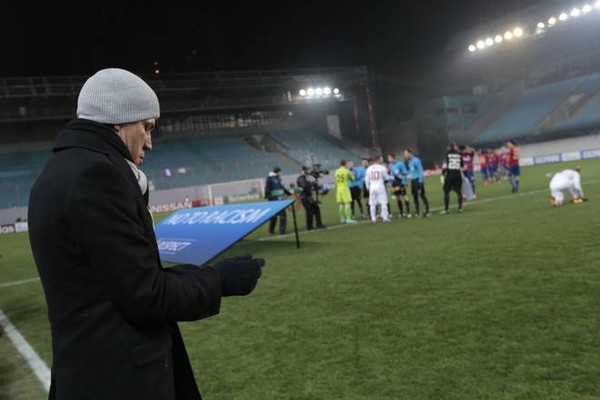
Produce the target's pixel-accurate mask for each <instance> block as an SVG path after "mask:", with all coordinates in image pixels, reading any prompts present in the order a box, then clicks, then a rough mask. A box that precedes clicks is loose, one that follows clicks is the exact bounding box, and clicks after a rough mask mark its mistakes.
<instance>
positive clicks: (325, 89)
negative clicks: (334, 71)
mask: <svg viewBox="0 0 600 400" xmlns="http://www.w3.org/2000/svg"><path fill="white" fill-rule="evenodd" d="M323 94H324V95H326V96H329V95H330V94H331V88H329V87H324V88H323Z"/></svg>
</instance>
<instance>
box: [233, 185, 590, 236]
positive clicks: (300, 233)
mask: <svg viewBox="0 0 600 400" xmlns="http://www.w3.org/2000/svg"><path fill="white" fill-rule="evenodd" d="M593 183H600V179H597V180H593V181H587V182H582V183H581V184H582V185H589V184H593ZM544 192H550V190H549V189H536V190H531V191H529V192H523V193H512V194H507V195H502V196H496V197H490V198H489V199H483V200H473V201H469V202H464V203H463V207H467V206H473V205H476V204H481V203H491V202H493V201H499V200H508V199H518V198H520V197H524V196H529V195H532V194H539V193H544ZM456 207H458V206H457V205H452V206H450V208H456ZM443 209H444V207H435V208H432V209H431V210H430V211H431V212H437V211H442V210H443ZM368 223H372V222H371V220H368V221H358V222H357V223H356V224H337V225H331V226H328V227H327V228H325V229H313V230H311V231H299V232H298V234H299V235H305V234H308V233H316V232H323V231H331V230H334V229H340V228H348V227H351V226H356V225H361V224H368ZM292 236H294V233H286V234H285V235H277V236H267V237H264V238H259V239H251V240H245V241H243V242H241V243H252V242H266V241H269V240H279V239H285V238H288V237H292ZM241 243H239V244H241Z"/></svg>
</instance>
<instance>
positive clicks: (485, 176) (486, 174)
mask: <svg viewBox="0 0 600 400" xmlns="http://www.w3.org/2000/svg"><path fill="white" fill-rule="evenodd" d="M479 172H480V173H481V178H482V179H483V180H484V181H487V180H488V178H489V177H490V170H489V167H481V169H480V170H479Z"/></svg>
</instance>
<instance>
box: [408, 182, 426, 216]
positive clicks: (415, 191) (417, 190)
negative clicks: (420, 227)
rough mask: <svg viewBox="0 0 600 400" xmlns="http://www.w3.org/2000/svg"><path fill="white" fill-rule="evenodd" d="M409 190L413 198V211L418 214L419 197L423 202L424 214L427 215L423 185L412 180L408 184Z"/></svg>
mask: <svg viewBox="0 0 600 400" xmlns="http://www.w3.org/2000/svg"><path fill="white" fill-rule="evenodd" d="M410 186H411V187H410V189H411V192H412V196H413V202H414V204H415V211H416V213H417V214H419V197H420V198H421V200H423V205H424V206H425V213H426V214H428V213H429V201H428V200H427V196H425V184H423V183H419V181H418V180H417V179H413V180H412V181H411V182H410Z"/></svg>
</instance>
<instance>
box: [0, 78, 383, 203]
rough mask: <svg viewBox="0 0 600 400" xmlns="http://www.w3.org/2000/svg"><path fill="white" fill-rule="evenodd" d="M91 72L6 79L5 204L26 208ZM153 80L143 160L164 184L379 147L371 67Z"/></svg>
mask: <svg viewBox="0 0 600 400" xmlns="http://www.w3.org/2000/svg"><path fill="white" fill-rule="evenodd" d="M85 79H86V77H83V76H77V77H32V78H7V79H2V80H0V137H1V138H2V140H1V145H2V146H1V147H0V152H1V153H0V154H1V157H0V168H1V170H2V172H0V193H1V195H0V208H8V207H19V206H26V205H27V201H28V195H29V190H30V187H31V184H32V183H33V181H34V179H35V177H36V176H37V174H38V173H39V172H40V170H41V168H42V167H43V166H44V164H45V163H46V162H47V160H48V159H49V158H50V156H51V152H50V149H51V147H52V142H53V141H54V138H55V136H56V134H57V132H58V131H59V130H60V128H61V127H62V126H63V125H64V124H65V123H66V122H68V121H69V120H70V119H71V118H73V117H74V116H75V111H76V104H77V95H78V93H79V89H80V88H81V86H82V84H83V82H84V81H85ZM144 79H146V80H147V81H148V82H149V84H150V85H151V86H152V87H153V89H155V91H156V92H157V94H158V96H159V99H160V101H161V118H160V120H159V124H158V126H157V129H156V131H155V132H154V137H153V142H154V144H155V149H154V150H153V151H152V152H151V153H150V154H149V157H148V163H147V165H145V166H144V170H145V172H146V173H147V175H148V177H149V179H150V180H151V182H152V185H151V188H153V189H156V190H158V189H169V188H176V187H185V186H194V185H205V184H210V183H217V182H227V181H235V180H242V179H249V178H259V177H263V176H265V174H266V173H267V172H268V171H270V170H271V169H272V168H273V167H274V166H276V165H277V166H280V167H281V168H282V170H283V172H284V173H286V174H292V173H296V172H298V171H300V168H301V166H302V165H305V164H306V165H310V164H322V165H323V167H326V168H332V167H334V166H336V165H337V164H338V163H339V160H340V159H341V158H353V159H357V160H358V159H360V157H361V156H363V155H365V154H367V153H369V151H370V150H369V149H371V148H374V147H378V146H379V144H378V137H377V123H376V117H375V106H374V104H375V99H374V94H373V88H372V87H371V81H370V77H369V71H368V68H367V67H347V68H326V69H301V70H266V71H244V72H232V71H228V72H201V73H189V74H161V75H149V76H144ZM307 90H312V91H313V93H314V91H317V92H318V91H321V94H320V95H316V94H313V95H312V96H310V95H308V94H307V93H306V91H307ZM323 90H325V91H326V94H325V93H323ZM301 93H302V95H301Z"/></svg>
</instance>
